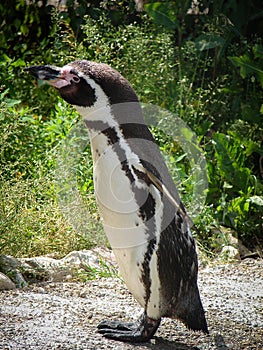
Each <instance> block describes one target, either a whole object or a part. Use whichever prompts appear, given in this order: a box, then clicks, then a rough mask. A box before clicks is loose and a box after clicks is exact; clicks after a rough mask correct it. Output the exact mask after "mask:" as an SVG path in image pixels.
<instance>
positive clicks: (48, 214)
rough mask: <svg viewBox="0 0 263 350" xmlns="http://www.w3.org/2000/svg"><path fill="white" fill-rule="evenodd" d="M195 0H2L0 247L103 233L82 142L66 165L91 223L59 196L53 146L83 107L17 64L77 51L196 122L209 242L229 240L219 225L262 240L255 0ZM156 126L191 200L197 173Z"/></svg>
mask: <svg viewBox="0 0 263 350" xmlns="http://www.w3.org/2000/svg"><path fill="white" fill-rule="evenodd" d="M198 6H199V7H198V8H196V7H195V6H194V3H193V2H191V1H181V0H180V1H166V2H155V1H149V2H148V3H147V4H146V5H145V12H144V13H141V14H140V13H137V12H136V11H135V4H134V1H132V0H127V1H121V0H118V1H107V2H106V1H103V2H101V1H100V0H96V1H93V2H87V1H82V0H81V1H78V3H77V4H76V3H75V2H73V1H67V7H65V8H60V9H55V8H54V7H53V6H46V1H43V2H42V3H34V2H30V4H27V2H25V1H22V0H13V1H11V2H10V6H4V5H3V4H1V5H0V10H1V11H0V30H1V36H0V43H1V45H0V47H1V49H0V81H1V86H0V131H1V135H2V136H1V139H0V149H1V152H0V165H1V171H0V182H1V190H0V203H1V208H0V245H1V251H2V252H5V253H9V254H13V255H24V256H27V255H36V254H45V253H49V252H54V251H56V250H59V251H60V255H63V254H66V253H67V252H68V251H70V250H72V249H81V248H87V247H90V246H91V245H92V244H94V243H97V242H103V243H105V241H102V239H101V236H100V234H99V235H98V238H97V239H96V237H94V235H93V234H92V232H93V231H94V232H96V234H97V233H98V232H99V233H100V230H101V229H100V228H98V226H96V225H94V224H93V223H94V222H96V220H98V214H97V211H96V209H95V207H96V205H95V200H94V196H93V194H92V191H93V182H92V164H91V155H90V150H89V147H88V146H87V147H86V148H84V149H83V151H84V152H83V155H81V156H80V157H79V159H78V160H76V162H75V163H73V164H72V169H73V174H74V176H75V175H76V176H75V177H76V184H77V188H78V190H79V191H80V193H81V195H82V200H83V201H84V203H86V205H87V206H88V207H89V212H90V214H91V217H92V219H93V221H92V220H91V221H92V222H93V223H91V222H90V223H88V225H87V227H85V228H84V231H83V230H82V229H81V230H80V231H78V230H77V231H74V230H73V229H72V228H70V226H69V224H68V223H67V222H66V220H65V218H64V217H63V216H62V214H61V203H60V201H61V198H59V196H57V190H58V187H57V185H58V179H59V177H58V176H57V173H56V172H58V170H61V168H60V167H59V166H58V158H59V157H60V156H61V149H62V148H61V147H65V144H64V140H68V136H69V135H71V133H72V132H73V131H74V125H75V123H76V121H77V120H78V116H77V114H76V112H74V111H73V109H71V108H70V107H69V106H68V105H67V104H66V103H65V102H63V101H62V100H61V99H60V98H59V96H58V94H56V93H55V92H54V90H53V89H51V88H50V87H49V86H47V85H45V84H44V85H43V84H42V85H41V84H39V83H37V84H35V85H33V80H32V78H31V77H29V76H28V75H27V74H25V73H24V72H23V68H24V67H25V66H27V65H32V64H43V63H47V64H57V65H60V66H61V65H63V64H65V63H67V62H68V61H71V60H74V59H75V58H85V59H91V60H95V61H103V62H106V63H109V64H110V65H111V66H113V67H115V68H117V69H118V70H119V71H120V72H121V73H122V74H123V75H124V76H125V77H126V78H127V79H128V80H129V81H130V83H131V84H132V85H133V87H134V88H135V90H136V92H137V93H138V95H139V97H140V99H141V101H143V102H146V103H152V104H156V105H159V106H161V107H163V108H166V109H168V110H170V111H172V112H173V113H175V114H176V115H178V116H180V118H182V119H183V120H184V121H185V122H187V124H188V125H189V126H190V127H191V129H192V130H193V131H194V132H195V133H196V134H197V137H198V141H199V142H200V144H201V146H202V148H203V151H204V153H205V155H206V158H207V167H208V168H207V170H208V179H209V188H208V195H207V200H206V204H205V206H204V208H203V211H202V213H201V214H200V216H199V217H198V219H197V225H198V227H199V229H200V231H201V237H202V241H201V245H202V246H203V247H205V250H206V252H211V250H212V251H219V250H220V249H218V246H219V245H220V247H221V245H222V244H224V240H223V239H222V235H223V234H222V232H221V231H222V230H221V228H220V225H224V226H226V227H231V229H233V230H235V232H237V234H238V237H239V238H241V239H242V240H243V242H245V244H247V245H248V246H250V247H251V248H253V247H257V246H258V245H260V244H261V243H262V211H263V205H262V203H263V188H262V187H263V186H262V157H263V152H262V132H263V128H262V110H263V108H262V87H263V66H262V58H263V54H262V38H261V35H260V34H261V33H262V23H263V21H262V15H263V11H262V10H263V9H262V5H261V4H259V2H258V1H256V0H253V1H250V2H246V3H245V2H244V3H242V4H241V3H240V1H238V0H231V1H228V2H225V1H217V2H215V1H214V2H212V1H204V2H202V4H199V5H198ZM207 9H208V10H207ZM6 18H8V21H6ZM170 125H171V128H173V123H172V122H171V124H170ZM152 131H153V133H154V136H155V137H156V140H157V142H158V144H159V145H160V148H161V150H162V152H163V153H164V157H165V159H166V161H167V164H168V167H169V168H170V171H171V173H172V175H173V176H174V178H175V180H176V179H178V180H180V181H178V184H179V188H180V191H181V193H182V197H183V200H184V201H185V202H186V203H189V202H191V198H190V196H189V193H191V191H192V189H193V186H196V184H195V181H196V179H195V176H194V175H195V174H194V173H191V166H192V164H191V163H190V162H189V159H188V157H187V153H186V152H185V151H184V150H183V149H182V148H180V145H179V144H178V142H176V141H175V140H173V139H171V138H170V137H169V136H168V135H166V134H164V133H163V131H162V129H161V124H160V125H159V128H158V126H156V125H155V126H154V127H153V128H152ZM186 136H187V135H186ZM68 165H69V164H68ZM72 169H70V171H71V170H72ZM61 173H62V172H61ZM179 178H180V179H179ZM176 181H177V180H176ZM65 182H67V178H65ZM62 185H63V181H61V182H60V184H59V186H60V187H59V188H60V190H61V188H63V186H62ZM59 205H60V206H59ZM66 209H67V210H69V208H66ZM79 222H80V224H81V225H82V221H81V218H80V220H79ZM219 241H220V242H223V243H220V244H219V243H217V242H219ZM88 274H91V275H93V272H92V271H89V272H88ZM95 275H96V271H95V272H94V276H95Z"/></svg>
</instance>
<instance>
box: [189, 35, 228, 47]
mask: <svg viewBox="0 0 263 350" xmlns="http://www.w3.org/2000/svg"><path fill="white" fill-rule="evenodd" d="M224 44H225V39H224V38H222V37H221V36H219V35H217V34H214V33H207V34H201V35H200V36H199V37H198V38H197V39H196V40H195V47H196V49H197V50H198V51H205V50H210V49H214V48H216V47H222V46H223V45H224Z"/></svg>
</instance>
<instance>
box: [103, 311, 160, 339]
mask: <svg viewBox="0 0 263 350" xmlns="http://www.w3.org/2000/svg"><path fill="white" fill-rule="evenodd" d="M160 322H161V320H160V319H159V320H153V319H152V318H149V317H148V316H147V315H146V314H145V313H144V314H143V315H142V316H141V317H140V319H139V322H138V323H131V322H120V321H102V322H101V323H100V324H99V325H98V329H99V333H101V334H103V336H104V337H106V338H109V339H115V340H119V341H125V342H131V343H139V342H146V341H148V340H150V339H151V338H152V337H153V336H154V334H155V332H156V331H157V329H158V327H159V325H160Z"/></svg>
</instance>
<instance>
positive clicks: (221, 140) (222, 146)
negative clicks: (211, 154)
mask: <svg viewBox="0 0 263 350" xmlns="http://www.w3.org/2000/svg"><path fill="white" fill-rule="evenodd" d="M213 140H214V147H215V156H216V161H217V165H218V171H219V173H220V174H221V176H222V179H223V180H225V181H226V182H227V183H228V184H232V185H233V187H234V188H235V190H236V191H240V190H241V191H242V192H243V193H246V192H247V186H248V181H249V178H250V174H251V171H250V169H248V168H246V167H245V166H244V162H245V152H244V150H243V149H242V144H241V142H240V140H239V139H234V138H231V137H230V136H229V135H225V134H221V133H214V135H213Z"/></svg>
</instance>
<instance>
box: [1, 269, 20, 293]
mask: <svg viewBox="0 0 263 350" xmlns="http://www.w3.org/2000/svg"><path fill="white" fill-rule="evenodd" d="M15 288H16V285H15V284H14V283H13V282H12V281H11V280H10V278H9V277H7V276H6V275H4V274H3V273H2V272H0V290H10V289H15Z"/></svg>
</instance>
